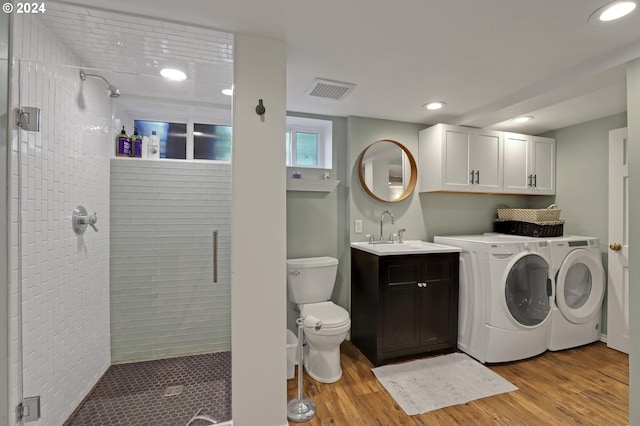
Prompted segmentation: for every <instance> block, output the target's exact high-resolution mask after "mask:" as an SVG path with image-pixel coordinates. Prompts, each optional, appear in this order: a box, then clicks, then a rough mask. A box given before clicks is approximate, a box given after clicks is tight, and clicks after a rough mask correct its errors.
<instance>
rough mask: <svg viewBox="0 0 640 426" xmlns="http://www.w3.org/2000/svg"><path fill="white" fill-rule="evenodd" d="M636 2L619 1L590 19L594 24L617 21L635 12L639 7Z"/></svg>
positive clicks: (592, 15)
mask: <svg viewBox="0 0 640 426" xmlns="http://www.w3.org/2000/svg"><path fill="white" fill-rule="evenodd" d="M637 5H638V4H637V2H636V0H618V1H614V2H611V3H609V4H606V5H604V6H602V7H601V8H600V9H598V10H596V11H595V12H593V14H591V16H590V17H589V22H590V23H592V24H598V23H606V22H611V21H615V20H616V19H620V18H622V17H624V16H627V15H628V14H630V13H631V12H633V11H634V10H635V8H636V6H637Z"/></svg>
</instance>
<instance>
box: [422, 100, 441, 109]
mask: <svg viewBox="0 0 640 426" xmlns="http://www.w3.org/2000/svg"><path fill="white" fill-rule="evenodd" d="M445 105H446V102H442V101H435V102H429V103H426V104H424V105H423V106H424V107H425V108H426V109H429V110H436V109H440V108H442V107H444V106H445Z"/></svg>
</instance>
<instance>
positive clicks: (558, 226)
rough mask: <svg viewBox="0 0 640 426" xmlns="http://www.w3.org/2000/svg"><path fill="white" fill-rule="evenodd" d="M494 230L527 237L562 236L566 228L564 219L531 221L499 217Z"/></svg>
mask: <svg viewBox="0 0 640 426" xmlns="http://www.w3.org/2000/svg"><path fill="white" fill-rule="evenodd" d="M493 230H494V231H495V232H499V233H501V234H511V235H524V236H527V237H538V238H541V237H561V236H562V233H563V230H564V220H557V221H556V220H554V221H548V222H538V223H531V222H518V221H516V220H500V219H498V220H496V221H495V222H494V224H493Z"/></svg>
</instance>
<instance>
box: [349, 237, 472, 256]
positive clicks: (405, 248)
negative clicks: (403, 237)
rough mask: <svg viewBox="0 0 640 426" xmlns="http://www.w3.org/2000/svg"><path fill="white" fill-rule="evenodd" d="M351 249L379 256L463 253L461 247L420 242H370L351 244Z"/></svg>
mask: <svg viewBox="0 0 640 426" xmlns="http://www.w3.org/2000/svg"><path fill="white" fill-rule="evenodd" d="M351 247H353V248H356V249H358V250H362V251H366V252H367V253H371V254H375V255H377V256H394V255H398V254H430V253H456V252H460V251H462V249H460V248H459V247H453V246H446V245H444V244H435V243H428V242H426V241H420V240H409V241H404V242H402V243H391V244H373V243H370V242H368V241H358V242H353V243H351Z"/></svg>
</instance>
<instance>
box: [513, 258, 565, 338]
mask: <svg viewBox="0 0 640 426" xmlns="http://www.w3.org/2000/svg"><path fill="white" fill-rule="evenodd" d="M552 292H553V288H552V285H551V280H550V279H549V263H547V261H546V260H545V259H544V258H543V257H542V256H540V255H537V254H533V253H527V254H525V255H523V256H521V257H520V258H519V259H518V260H517V261H516V262H515V263H513V264H512V265H511V268H510V269H509V273H508V275H507V279H506V282H505V288H504V293H505V300H506V303H507V308H508V309H509V312H510V313H511V316H512V317H513V319H514V320H515V321H517V322H518V323H519V324H520V325H523V326H526V327H536V326H538V325H540V324H542V323H543V322H544V320H546V319H547V317H548V316H549V315H550V313H551V296H552V294H553V293H552Z"/></svg>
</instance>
